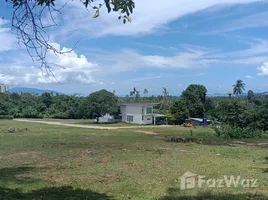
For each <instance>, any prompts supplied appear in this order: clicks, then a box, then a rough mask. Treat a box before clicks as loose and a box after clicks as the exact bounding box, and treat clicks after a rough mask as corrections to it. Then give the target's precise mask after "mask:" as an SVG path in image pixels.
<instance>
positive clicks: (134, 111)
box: [120, 105, 153, 124]
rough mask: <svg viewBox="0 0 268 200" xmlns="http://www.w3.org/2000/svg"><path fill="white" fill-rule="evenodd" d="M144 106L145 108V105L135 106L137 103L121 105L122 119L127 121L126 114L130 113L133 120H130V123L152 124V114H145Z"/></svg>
mask: <svg viewBox="0 0 268 200" xmlns="http://www.w3.org/2000/svg"><path fill="white" fill-rule="evenodd" d="M148 107H151V108H152V106H148ZM146 108H147V107H146V106H137V105H127V106H121V107H120V109H121V114H122V121H123V122H128V121H127V116H128V115H130V116H133V122H130V123H136V124H152V123H153V116H152V114H148V115H147V113H146ZM142 109H143V110H142ZM142 111H143V113H142ZM142 116H143V117H142Z"/></svg>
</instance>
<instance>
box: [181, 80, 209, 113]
mask: <svg viewBox="0 0 268 200" xmlns="http://www.w3.org/2000/svg"><path fill="white" fill-rule="evenodd" d="M206 93H207V89H206V87H205V86H203V85H198V84H192V85H189V86H188V87H187V88H186V90H185V91H183V92H182V95H181V97H182V98H183V99H184V101H185V102H186V104H187V108H188V110H189V114H190V116H191V117H204V112H205V101H206Z"/></svg>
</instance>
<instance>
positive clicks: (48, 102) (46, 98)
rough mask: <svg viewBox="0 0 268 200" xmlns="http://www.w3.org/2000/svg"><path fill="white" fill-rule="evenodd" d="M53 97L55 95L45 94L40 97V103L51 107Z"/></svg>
mask: <svg viewBox="0 0 268 200" xmlns="http://www.w3.org/2000/svg"><path fill="white" fill-rule="evenodd" d="M52 96H53V94H50V93H48V92H45V93H43V94H42V95H41V96H40V102H41V103H43V104H45V105H46V107H49V106H50V105H51V104H52Z"/></svg>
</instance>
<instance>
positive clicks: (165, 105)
mask: <svg viewBox="0 0 268 200" xmlns="http://www.w3.org/2000/svg"><path fill="white" fill-rule="evenodd" d="M162 94H163V98H162V102H161V105H160V110H161V109H163V108H165V107H167V105H168V102H167V98H168V94H169V92H168V90H167V88H166V87H163V88H162Z"/></svg>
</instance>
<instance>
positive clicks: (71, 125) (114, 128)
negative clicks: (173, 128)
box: [14, 119, 168, 130]
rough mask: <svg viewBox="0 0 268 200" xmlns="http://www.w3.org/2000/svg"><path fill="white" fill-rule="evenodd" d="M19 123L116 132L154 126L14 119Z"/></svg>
mask: <svg viewBox="0 0 268 200" xmlns="http://www.w3.org/2000/svg"><path fill="white" fill-rule="evenodd" d="M14 120H16V121H20V122H29V123H39V124H50V125H56V126H68V127H76V128H88V129H100V130H116V129H130V128H153V127H156V126H115V127H109V126H89V125H81V124H69V123H62V122H52V121H35V120H28V119H14ZM157 127H168V125H161V126H157Z"/></svg>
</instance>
